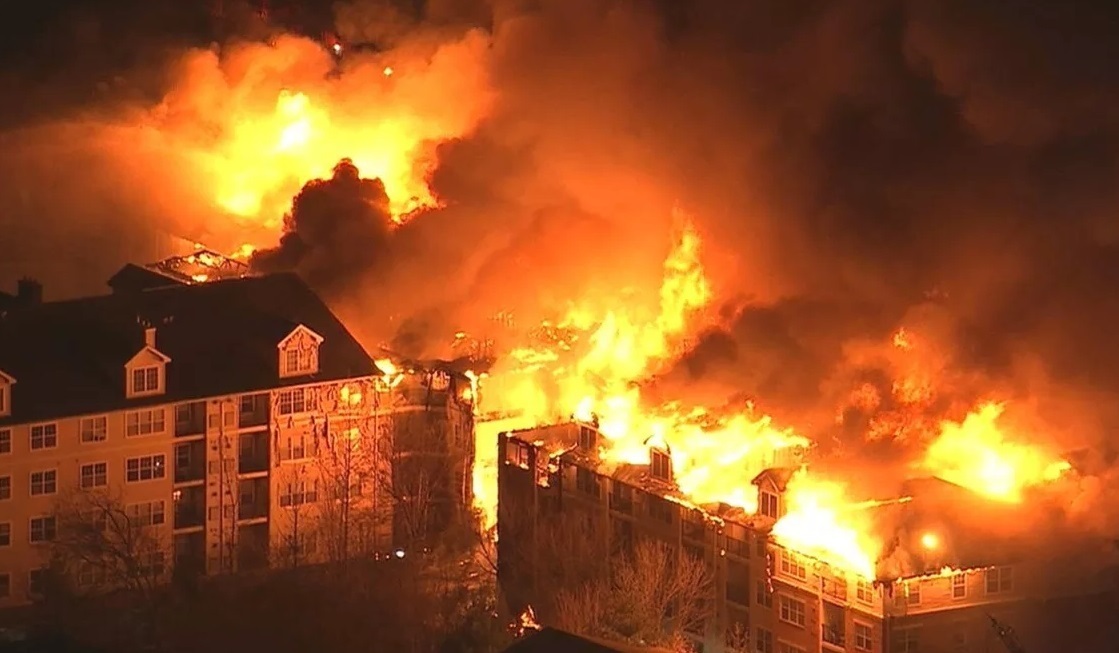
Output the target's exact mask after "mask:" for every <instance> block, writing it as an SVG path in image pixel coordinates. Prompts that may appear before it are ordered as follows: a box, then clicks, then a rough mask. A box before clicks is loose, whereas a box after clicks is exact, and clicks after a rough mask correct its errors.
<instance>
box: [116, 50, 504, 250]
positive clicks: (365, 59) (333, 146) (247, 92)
mask: <svg viewBox="0 0 1119 653" xmlns="http://www.w3.org/2000/svg"><path fill="white" fill-rule="evenodd" d="M487 45H488V42H487V37H486V36H485V35H484V34H482V33H481V32H471V33H468V34H467V35H465V36H464V37H463V38H462V39H461V40H459V41H456V42H450V43H445V44H442V45H440V46H438V47H434V48H432V47H427V46H425V47H418V46H417V47H412V48H406V49H404V50H398V51H393V52H387V53H383V54H372V53H354V52H351V53H348V54H347V56H346V59H345V61H344V62H341V63H340V61H339V59H338V57H337V54H338V53H340V51H341V48H342V45H341V44H340V43H335V44H334V45H333V46H332V48H333V50H332V49H331V48H324V47H322V45H321V44H320V43H319V42H316V41H314V40H311V39H303V38H297V37H290V36H289V37H282V38H280V39H277V40H276V41H275V42H274V43H273V44H270V45H265V44H245V45H239V46H236V47H232V48H229V49H227V50H225V51H223V52H222V53H220V54H217V53H215V52H211V51H209V50H202V51H196V52H194V53H193V54H191V55H189V56H188V57H186V58H185V59H184V60H183V62H182V64H181V69H182V70H181V73H180V75H178V80H179V81H178V83H177V84H176V86H175V87H174V88H173V89H172V91H171V92H170V93H169V94H168V95H167V96H166V97H165V98H164V100H163V102H162V104H161V105H160V107H159V108H158V109H157V110H156V111H155V112H153V114H152V115H151V117H150V120H149V121H148V122H147V123H146V124H145V125H143V127H142V131H141V132H140V133H139V134H138V138H142V139H156V140H157V141H159V142H160V143H162V144H163V145H164V146H165V147H168V148H170V149H172V150H173V151H175V152H181V153H185V155H186V157H187V162H186V165H185V166H183V167H182V170H181V171H180V173H181V174H182V175H183V176H184V179H187V180H189V182H191V183H192V185H194V186H196V187H200V188H208V189H210V190H211V191H212V201H213V203H214V205H215V207H216V208H218V209H219V210H220V211H222V212H224V213H226V214H228V215H231V216H233V217H234V218H235V223H236V226H237V227H239V228H241V229H242V230H243V229H244V228H246V227H264V228H265V229H267V230H270V231H273V232H276V233H278V232H279V230H280V229H281V227H282V221H283V216H284V214H285V212H286V211H287V210H288V209H289V208H290V206H291V200H292V198H293V197H294V196H295V195H296V194H297V193H298V192H299V190H300V189H301V188H302V187H303V186H304V185H305V184H306V183H307V182H308V181H310V180H312V179H319V178H325V177H329V176H330V173H331V170H332V169H333V168H334V166H335V165H336V164H337V163H338V161H340V160H342V159H344V158H348V159H350V160H352V161H353V163H354V164H355V165H356V166H357V167H358V169H359V170H361V172H362V174H363V175H365V176H367V177H376V178H379V179H380V180H381V181H382V182H383V183H384V185H385V190H386V193H387V194H388V196H389V198H390V203H391V211H392V213H393V215H394V217H395V219H397V220H398V221H402V220H404V219H406V217H407V216H408V215H409V214H410V213H412V212H413V211H415V210H416V209H419V208H423V207H430V206H434V205H437V204H438V199H437V198H436V197H434V196H433V194H432V192H431V190H430V189H429V188H428V185H427V181H426V179H427V177H428V174H429V173H430V172H431V170H432V167H433V165H434V164H435V158H434V146H435V144H436V143H438V142H441V141H445V140H448V139H453V138H458V137H462V136H465V135H467V134H469V133H470V132H471V131H472V130H473V129H474V127H475V126H476V125H477V124H478V123H479V121H480V120H481V119H482V118H483V117H484V116H485V115H486V114H487V113H488V112H489V110H490V107H491V105H492V99H493V93H492V91H491V89H490V85H489V81H488V77H487V74H486V73H485V70H486V65H485V64H486V59H487V57H488V56H489V53H488V49H487ZM390 56H391V57H392V60H393V65H392V66H391V67H390V66H387V65H386V59H387V58H388V57H390ZM448 97H453V98H455V101H454V102H453V103H448V102H447V101H446V98H448ZM226 228H228V226H226ZM254 238H255V236H254ZM264 240H265V241H266V242H269V241H271V239H270V238H266V239H264Z"/></svg>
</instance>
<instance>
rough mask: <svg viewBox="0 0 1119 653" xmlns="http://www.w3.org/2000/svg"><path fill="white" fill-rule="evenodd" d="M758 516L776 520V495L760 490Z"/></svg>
mask: <svg viewBox="0 0 1119 653" xmlns="http://www.w3.org/2000/svg"><path fill="white" fill-rule="evenodd" d="M758 514H759V515H762V516H763V517H769V518H770V519H777V517H778V508H777V495H776V494H774V493H773V492H767V491H765V490H761V491H759V492H758Z"/></svg>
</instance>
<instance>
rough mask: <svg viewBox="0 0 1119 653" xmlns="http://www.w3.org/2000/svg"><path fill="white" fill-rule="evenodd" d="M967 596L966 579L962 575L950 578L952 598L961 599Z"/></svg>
mask: <svg viewBox="0 0 1119 653" xmlns="http://www.w3.org/2000/svg"><path fill="white" fill-rule="evenodd" d="M966 596H967V577H966V576H964V575H963V574H956V575H955V576H952V598H954V599H962V598H964V597H966Z"/></svg>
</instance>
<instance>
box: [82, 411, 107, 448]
mask: <svg viewBox="0 0 1119 653" xmlns="http://www.w3.org/2000/svg"><path fill="white" fill-rule="evenodd" d="M108 422H109V420H108V418H107V417H105V416H104V415H99V416H97V417H83V418H82V422H81V428H80V433H81V436H82V442H104V441H105V437H106V435H107V433H108V430H109V429H108Z"/></svg>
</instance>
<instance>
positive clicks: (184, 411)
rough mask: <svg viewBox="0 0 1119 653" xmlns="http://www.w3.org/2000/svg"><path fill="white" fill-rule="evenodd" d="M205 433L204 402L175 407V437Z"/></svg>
mask: <svg viewBox="0 0 1119 653" xmlns="http://www.w3.org/2000/svg"><path fill="white" fill-rule="evenodd" d="M205 432H206V402H204V401H195V402H193V403H189V404H179V405H178V406H175V437H176V438H181V437H184V436H188V435H201V434H203V433H205Z"/></svg>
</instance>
